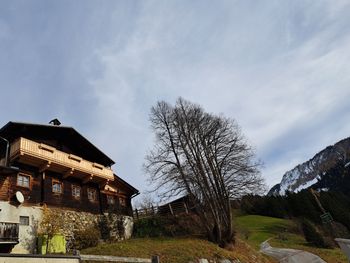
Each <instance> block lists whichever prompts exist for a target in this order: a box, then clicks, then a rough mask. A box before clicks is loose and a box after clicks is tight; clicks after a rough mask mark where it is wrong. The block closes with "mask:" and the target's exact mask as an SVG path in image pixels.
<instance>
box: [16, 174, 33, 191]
mask: <svg viewBox="0 0 350 263" xmlns="http://www.w3.org/2000/svg"><path fill="white" fill-rule="evenodd" d="M20 177H23V178H28V186H26V185H23V184H19V183H18V182H19V178H20ZM21 181H22V183H23V182H24V180H21ZM30 182H31V175H30V174H26V173H22V172H21V173H18V174H17V178H16V186H19V187H23V188H27V189H30Z"/></svg>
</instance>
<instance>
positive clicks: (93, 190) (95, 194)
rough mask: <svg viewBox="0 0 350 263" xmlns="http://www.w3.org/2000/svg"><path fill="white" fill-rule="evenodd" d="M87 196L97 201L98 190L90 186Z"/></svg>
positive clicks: (91, 200) (92, 200)
mask: <svg viewBox="0 0 350 263" xmlns="http://www.w3.org/2000/svg"><path fill="white" fill-rule="evenodd" d="M91 193H92V197H93V198H90V194H91ZM87 198H88V200H89V201H90V202H96V201H97V191H96V189H94V188H91V187H89V188H88V189H87Z"/></svg>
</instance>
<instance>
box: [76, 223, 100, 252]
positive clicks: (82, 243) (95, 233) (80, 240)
mask: <svg viewBox="0 0 350 263" xmlns="http://www.w3.org/2000/svg"><path fill="white" fill-rule="evenodd" d="M100 238H101V235H100V231H99V230H98V229H96V228H88V229H85V230H78V231H74V248H75V249H79V250H81V249H84V248H88V247H95V246H97V244H98V240H99V239H100Z"/></svg>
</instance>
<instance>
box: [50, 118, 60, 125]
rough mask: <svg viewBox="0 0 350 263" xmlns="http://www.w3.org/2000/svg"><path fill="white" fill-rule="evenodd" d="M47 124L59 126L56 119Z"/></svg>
mask: <svg viewBox="0 0 350 263" xmlns="http://www.w3.org/2000/svg"><path fill="white" fill-rule="evenodd" d="M49 124H52V125H55V126H60V125H61V122H60V121H59V120H58V119H53V120H51V121H50V122H49Z"/></svg>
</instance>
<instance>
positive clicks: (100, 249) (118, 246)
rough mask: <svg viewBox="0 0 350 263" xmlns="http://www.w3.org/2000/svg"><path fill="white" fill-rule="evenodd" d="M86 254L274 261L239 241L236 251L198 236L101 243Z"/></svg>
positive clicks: (174, 261) (177, 261)
mask: <svg viewBox="0 0 350 263" xmlns="http://www.w3.org/2000/svg"><path fill="white" fill-rule="evenodd" d="M81 253H82V254H91V255H113V256H122V257H140V258H150V257H151V256H152V255H159V256H160V262H161V263H181V262H184V263H187V262H189V261H195V260H196V259H199V258H206V259H212V260H214V259H216V260H217V259H222V258H227V259H231V260H233V259H239V260H240V261H241V262H242V263H271V262H273V261H270V260H269V259H268V258H266V257H264V256H262V255H261V254H260V253H258V252H256V251H255V250H254V249H252V248H251V247H250V246H249V245H248V244H246V243H244V242H243V241H241V240H237V242H236V245H235V247H234V249H233V251H228V250H225V249H222V248H219V247H218V246H216V245H215V244H213V243H210V242H208V241H206V240H202V239H194V238H138V239H131V240H127V241H123V242H118V243H111V244H101V245H99V246H97V247H93V248H88V249H85V250H83V251H81Z"/></svg>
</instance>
